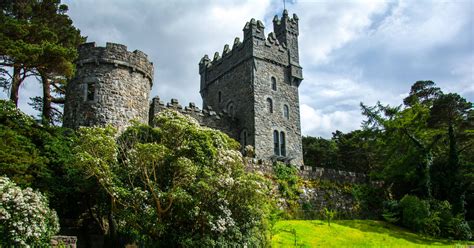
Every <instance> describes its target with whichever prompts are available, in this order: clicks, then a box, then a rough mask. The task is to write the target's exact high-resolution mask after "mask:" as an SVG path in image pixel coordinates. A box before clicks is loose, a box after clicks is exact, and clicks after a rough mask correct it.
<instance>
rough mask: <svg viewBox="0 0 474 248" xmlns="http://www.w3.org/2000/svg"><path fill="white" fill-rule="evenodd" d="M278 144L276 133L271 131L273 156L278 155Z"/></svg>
mask: <svg viewBox="0 0 474 248" xmlns="http://www.w3.org/2000/svg"><path fill="white" fill-rule="evenodd" d="M279 146H280V143H279V142H278V131H277V130H275V131H273V154H275V155H277V156H279V155H280V147H279Z"/></svg>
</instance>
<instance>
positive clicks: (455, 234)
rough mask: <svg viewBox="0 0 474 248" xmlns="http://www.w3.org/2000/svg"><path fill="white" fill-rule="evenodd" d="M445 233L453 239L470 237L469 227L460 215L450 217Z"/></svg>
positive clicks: (468, 238)
mask: <svg viewBox="0 0 474 248" xmlns="http://www.w3.org/2000/svg"><path fill="white" fill-rule="evenodd" d="M447 233H448V235H449V236H450V237H452V238H454V239H459V240H470V239H471V238H472V232H471V228H470V227H469V225H468V224H467V221H466V220H464V218H463V217H462V216H461V215H458V216H456V217H454V218H452V219H451V221H450V222H449V224H448V230H447Z"/></svg>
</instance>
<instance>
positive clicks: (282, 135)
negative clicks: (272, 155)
mask: <svg viewBox="0 0 474 248" xmlns="http://www.w3.org/2000/svg"><path fill="white" fill-rule="evenodd" d="M277 135H278V134H277ZM280 154H281V155H282V156H286V147H285V133H284V132H280Z"/></svg>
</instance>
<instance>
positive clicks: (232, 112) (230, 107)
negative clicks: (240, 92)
mask: <svg viewBox="0 0 474 248" xmlns="http://www.w3.org/2000/svg"><path fill="white" fill-rule="evenodd" d="M227 113H229V115H230V116H231V117H234V116H235V108H234V103H233V102H229V103H228V104H227Z"/></svg>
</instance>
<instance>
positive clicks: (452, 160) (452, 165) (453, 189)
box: [447, 123, 465, 214]
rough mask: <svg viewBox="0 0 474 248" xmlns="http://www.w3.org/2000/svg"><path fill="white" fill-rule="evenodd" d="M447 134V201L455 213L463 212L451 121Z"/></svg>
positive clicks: (455, 143)
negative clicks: (448, 184)
mask: <svg viewBox="0 0 474 248" xmlns="http://www.w3.org/2000/svg"><path fill="white" fill-rule="evenodd" d="M448 136H449V155H448V156H449V158H448V171H449V178H447V180H449V181H448V182H450V184H451V185H450V187H449V191H450V192H449V193H448V199H449V202H450V203H451V204H452V206H453V212H454V213H455V214H465V208H464V204H465V203H464V194H465V190H463V186H462V185H461V181H462V179H461V173H460V170H459V153H458V147H457V142H456V136H455V133H454V127H453V124H452V123H449V127H448Z"/></svg>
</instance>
